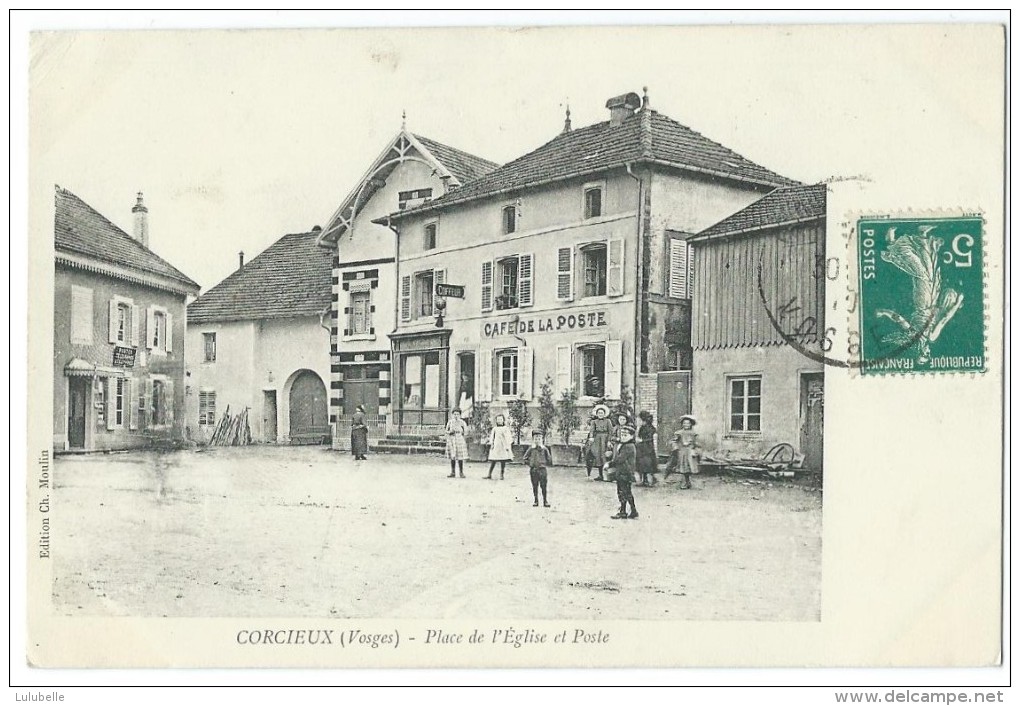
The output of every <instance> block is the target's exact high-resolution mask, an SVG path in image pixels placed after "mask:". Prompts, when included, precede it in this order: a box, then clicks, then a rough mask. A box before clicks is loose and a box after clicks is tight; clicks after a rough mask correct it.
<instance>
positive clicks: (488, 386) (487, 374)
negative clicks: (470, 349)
mask: <svg viewBox="0 0 1020 706" xmlns="http://www.w3.org/2000/svg"><path fill="white" fill-rule="evenodd" d="M475 390H477V394H478V401H479V402H491V401H492V351H491V350H489V349H487V348H483V349H481V350H479V351H478V363H477V365H476V366H475Z"/></svg>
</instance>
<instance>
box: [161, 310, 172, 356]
mask: <svg viewBox="0 0 1020 706" xmlns="http://www.w3.org/2000/svg"><path fill="white" fill-rule="evenodd" d="M163 321H164V322H165V323H166V336H165V338H166V341H164V347H163V350H165V351H166V352H167V353H173V352H174V315H173V314H171V313H170V312H167V313H166V314H164V315H163Z"/></svg>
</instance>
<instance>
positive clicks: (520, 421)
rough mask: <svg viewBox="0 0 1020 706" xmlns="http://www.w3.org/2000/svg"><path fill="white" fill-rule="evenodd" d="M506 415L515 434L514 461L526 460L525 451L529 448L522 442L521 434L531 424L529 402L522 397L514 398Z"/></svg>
mask: <svg viewBox="0 0 1020 706" xmlns="http://www.w3.org/2000/svg"><path fill="white" fill-rule="evenodd" d="M506 416H507V419H508V420H509V422H510V431H511V432H512V433H513V435H514V442H515V443H514V444H513V445H512V448H513V451H514V461H516V462H518V463H520V462H523V461H524V452H525V451H526V450H527V449H528V444H522V443H521V434H522V433H523V431H524V429H526V428H528V427H529V426H531V412H529V411H528V403H527V402H525V401H524V400H522V399H516V400H512V401H511V402H510V408H509V409H508V410H507V415H506Z"/></svg>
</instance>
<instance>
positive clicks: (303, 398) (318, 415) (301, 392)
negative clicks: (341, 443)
mask: <svg viewBox="0 0 1020 706" xmlns="http://www.w3.org/2000/svg"><path fill="white" fill-rule="evenodd" d="M288 388H289V391H288V393H287V401H288V407H289V413H288V417H289V438H290V443H292V444H321V443H323V442H324V441H328V439H329V399H328V396H327V394H326V385H325V384H324V383H323V382H322V378H320V377H319V376H318V375H317V374H316V373H315V372H314V371H312V370H298V371H297V372H295V373H294V374H293V375H292V376H291V379H290V380H288Z"/></svg>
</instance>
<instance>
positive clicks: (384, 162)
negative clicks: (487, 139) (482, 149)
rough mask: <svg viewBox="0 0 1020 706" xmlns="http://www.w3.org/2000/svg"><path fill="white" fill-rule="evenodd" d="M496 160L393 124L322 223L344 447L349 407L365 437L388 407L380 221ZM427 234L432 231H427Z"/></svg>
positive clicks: (388, 285)
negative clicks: (361, 413)
mask: <svg viewBox="0 0 1020 706" xmlns="http://www.w3.org/2000/svg"><path fill="white" fill-rule="evenodd" d="M496 166H497V165H496V164H495V163H493V162H489V161H487V160H484V159H482V158H480V157H476V156H474V155H471V154H468V153H466V152H463V151H461V150H457V149H455V148H452V147H449V146H447V145H444V144H442V143H440V142H437V141H435V140H431V139H429V138H427V137H423V136H420V135H414V134H412V133H410V132H408V131H407V130H406V129H403V128H402V129H401V131H400V132H399V133H398V134H397V136H396V137H394V139H393V140H392V141H391V142H390V143H389V144H388V145H387V146H386V148H385V149H384V150H383V151H382V152H381V153H380V155H379V157H378V158H377V159H376V160H375V161H374V162H373V163H372V165H371V166H370V167H369V169H368V171H367V172H366V173H365V175H364V176H363V177H362V179H361V180H360V181H359V182H358V184H357V185H356V186H355V188H354V189H353V190H352V191H351V192H350V194H348V196H347V197H346V198H345V199H344V201H343V202H342V203H341V205H340V207H339V208H338V209H337V210H336V211H335V212H334V213H333V215H332V216H331V217H330V218H329V220H328V221H327V226H326V228H325V229H324V230H323V231H322V233H321V234H320V235H319V238H318V240H319V243H320V245H322V246H323V247H325V248H329V249H330V250H332V251H333V276H332V304H333V306H332V310H331V317H330V321H331V323H330V326H331V331H330V347H329V353H330V369H331V372H330V422H331V423H332V424H333V425H334V428H335V429H336V434H335V444H336V445H338V446H344V445H345V444H346V442H347V441H348V439H349V436H350V420H351V416H352V415H353V414H354V411H355V409H356V408H357V406H359V405H361V406H363V407H364V409H365V413H366V417H367V421H368V423H369V427H370V434H371V435H372V436H373V437H377V436H381V435H384V434H385V433H386V431H387V426H388V421H389V417H390V414H391V411H392V396H391V385H390V374H391V365H390V363H391V361H390V339H389V334H390V333H392V332H393V330H394V327H395V326H396V322H397V318H398V315H399V312H398V306H399V298H398V294H397V285H396V282H397V280H396V258H397V241H396V237H395V235H394V232H393V230H391V229H390V228H389V227H388V225H387V223H386V222H381V223H380V222H375V221H377V220H378V219H380V218H383V217H385V216H386V215H388V214H390V213H392V212H394V211H401V210H404V209H411V208H414V207H416V206H418V205H420V204H422V203H426V202H428V201H431V200H432V199H434V198H438V197H440V196H442V195H444V194H446V193H448V192H450V191H452V190H454V189H457V188H458V187H460V186H461V185H462V184H464V183H466V182H469V181H470V180H472V179H475V178H477V177H478V176H480V175H482V174H485V173H487V172H489V171H492V170H493V169H495V168H496ZM432 237H435V229H433V230H432Z"/></svg>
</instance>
